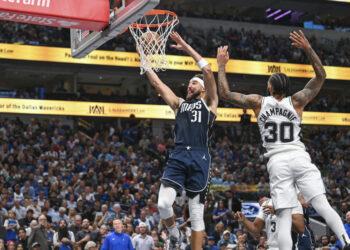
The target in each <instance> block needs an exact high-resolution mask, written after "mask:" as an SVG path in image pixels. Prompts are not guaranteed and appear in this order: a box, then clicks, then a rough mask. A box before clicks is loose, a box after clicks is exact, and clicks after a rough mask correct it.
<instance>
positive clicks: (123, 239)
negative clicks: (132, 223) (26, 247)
mask: <svg viewBox="0 0 350 250" xmlns="http://www.w3.org/2000/svg"><path fill="white" fill-rule="evenodd" d="M113 228H114V230H115V231H114V232H113V233H111V234H109V235H108V236H107V237H106V239H105V241H104V242H103V245H102V247H101V250H113V249H120V250H134V247H133V245H132V242H131V239H130V237H129V236H128V235H127V234H125V233H123V223H122V221H121V220H120V219H114V220H113Z"/></svg>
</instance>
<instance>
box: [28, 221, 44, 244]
mask: <svg viewBox="0 0 350 250" xmlns="http://www.w3.org/2000/svg"><path fill="white" fill-rule="evenodd" d="M46 226H47V219H46V216H45V215H40V216H39V224H38V225H37V226H35V227H34V228H33V229H32V232H31V233H30V235H29V238H28V248H29V249H30V250H31V249H36V248H35V247H38V245H35V243H37V244H39V247H40V250H47V249H49V243H48V240H47V238H48V237H47V235H48V233H47V230H46ZM38 249H39V248H38Z"/></svg>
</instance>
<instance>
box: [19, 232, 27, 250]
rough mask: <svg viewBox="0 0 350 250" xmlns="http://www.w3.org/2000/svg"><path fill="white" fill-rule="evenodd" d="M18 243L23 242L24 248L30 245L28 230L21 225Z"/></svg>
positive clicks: (25, 249) (24, 249)
mask: <svg viewBox="0 0 350 250" xmlns="http://www.w3.org/2000/svg"><path fill="white" fill-rule="evenodd" d="M18 243H19V244H22V247H23V250H27V249H28V248H27V246H28V237H27V234H26V230H25V229H24V228H23V227H21V228H20V229H18Z"/></svg>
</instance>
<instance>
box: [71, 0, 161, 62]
mask: <svg viewBox="0 0 350 250" xmlns="http://www.w3.org/2000/svg"><path fill="white" fill-rule="evenodd" d="M159 1H160V0H114V1H113V0H112V2H113V5H112V6H111V7H114V9H113V8H112V9H111V11H110V23H109V25H108V26H106V27H105V28H104V29H103V30H102V31H89V30H80V29H71V32H70V34H71V49H72V57H74V58H83V57H85V56H87V55H88V54H89V53H90V52H92V51H93V50H95V49H97V48H98V47H100V46H101V45H103V44H104V43H106V42H108V41H109V40H111V39H113V38H115V37H116V36H117V35H118V34H120V33H121V32H123V31H124V30H125V29H126V28H127V27H129V25H130V24H132V23H133V22H135V21H137V20H138V19H140V18H141V17H142V16H143V15H145V14H146V13H148V12H149V11H151V10H152V9H154V8H155V7H156V6H157V5H158V4H159Z"/></svg>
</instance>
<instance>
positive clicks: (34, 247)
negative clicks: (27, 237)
mask: <svg viewBox="0 0 350 250" xmlns="http://www.w3.org/2000/svg"><path fill="white" fill-rule="evenodd" d="M39 249H40V243H39V242H34V243H33V244H32V250H39Z"/></svg>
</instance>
